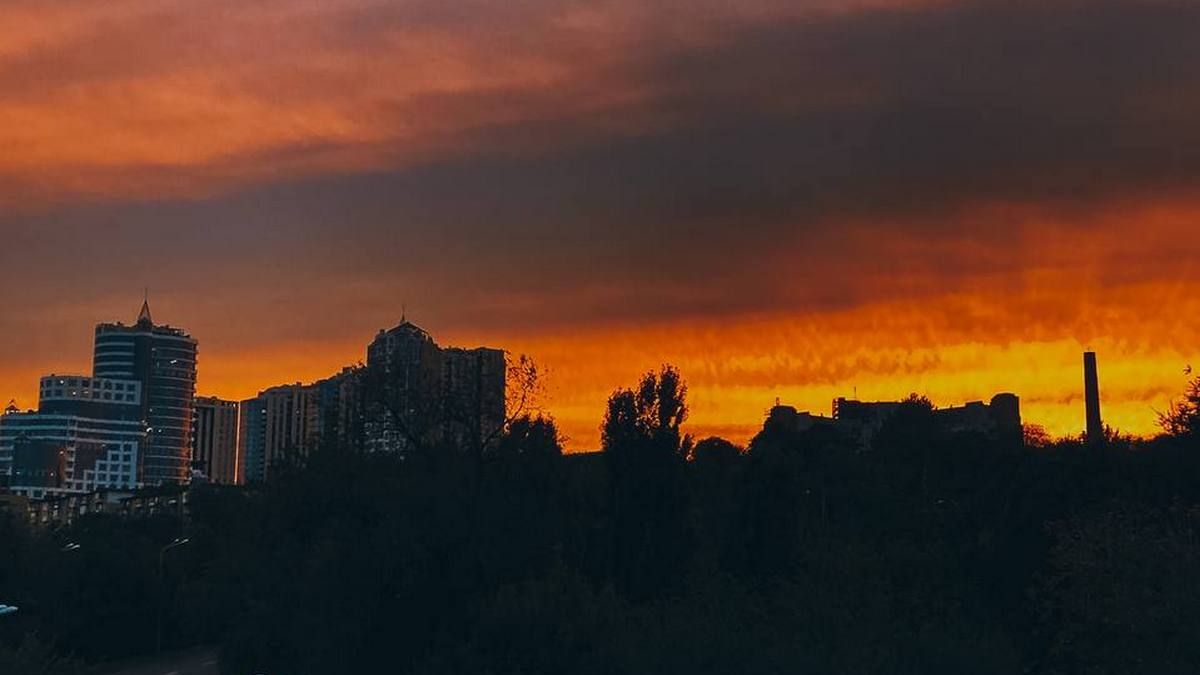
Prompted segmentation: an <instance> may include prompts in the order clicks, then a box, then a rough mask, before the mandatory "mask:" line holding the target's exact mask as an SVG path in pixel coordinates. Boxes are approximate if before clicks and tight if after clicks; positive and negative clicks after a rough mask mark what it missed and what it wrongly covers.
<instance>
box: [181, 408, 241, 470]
mask: <svg viewBox="0 0 1200 675" xmlns="http://www.w3.org/2000/svg"><path fill="white" fill-rule="evenodd" d="M195 418H196V421H195V426H194V432H193V440H192V452H193V459H192V468H193V469H195V470H198V471H200V472H202V473H203V474H204V475H205V476H207V477H208V479H209V480H211V481H212V482H214V483H220V484H222V485H237V484H238V483H240V482H241V481H240V475H239V472H238V403H237V401H225V400H222V399H219V398H217V397H215V396H198V397H196V402H195Z"/></svg>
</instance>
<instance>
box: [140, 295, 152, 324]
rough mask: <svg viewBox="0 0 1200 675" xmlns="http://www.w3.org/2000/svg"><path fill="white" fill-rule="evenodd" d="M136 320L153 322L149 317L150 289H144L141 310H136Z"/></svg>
mask: <svg viewBox="0 0 1200 675" xmlns="http://www.w3.org/2000/svg"><path fill="white" fill-rule="evenodd" d="M137 322H138V323H139V324H141V323H148V324H153V323H154V321H153V320H152V319H151V318H150V289H146V294H145V296H143V298H142V310H141V311H140V312H138V318H137Z"/></svg>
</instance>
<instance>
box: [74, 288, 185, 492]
mask: <svg viewBox="0 0 1200 675" xmlns="http://www.w3.org/2000/svg"><path fill="white" fill-rule="evenodd" d="M93 375H94V376H95V377H106V378H118V379H126V380H136V381H138V382H140V383H141V385H142V419H143V420H144V421H145V423H146V433H147V439H146V446H145V450H144V452H143V453H142V454H141V455H140V465H139V467H138V475H139V480H140V481H141V482H142V483H144V484H146V485H158V484H161V483H171V482H176V483H183V482H186V481H187V480H188V479H189V478H190V475H191V460H192V406H193V399H194V398H195V395H196V340H194V339H193V338H192V337H191V336H190V335H188V334H187V333H186V332H184V331H183V330H180V329H178V328H172V327H170V326H165V325H164V326H160V325H155V324H154V321H153V320H152V319H151V318H150V306H149V304H148V303H145V302H144V303H142V309H141V311H140V312H139V313H138V317H137V321H136V322H135V323H134V324H133V325H132V326H126V325H124V324H122V323H102V324H99V325H98V326H96V342H95V352H94V360H93Z"/></svg>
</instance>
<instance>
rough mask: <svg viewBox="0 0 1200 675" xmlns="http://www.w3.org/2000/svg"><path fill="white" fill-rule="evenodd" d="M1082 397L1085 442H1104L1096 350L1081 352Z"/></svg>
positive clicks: (1094, 443) (1095, 443)
mask: <svg viewBox="0 0 1200 675" xmlns="http://www.w3.org/2000/svg"><path fill="white" fill-rule="evenodd" d="M1083 397H1084V403H1085V404H1086V405H1087V442H1088V444H1090V445H1098V444H1100V443H1103V442H1104V422H1102V421H1101V420H1100V376H1099V375H1098V374H1097V373H1096V352H1084V353H1083Z"/></svg>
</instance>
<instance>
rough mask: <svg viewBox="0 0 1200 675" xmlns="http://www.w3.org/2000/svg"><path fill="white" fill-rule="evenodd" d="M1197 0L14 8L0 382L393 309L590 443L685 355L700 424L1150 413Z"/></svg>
mask: <svg viewBox="0 0 1200 675" xmlns="http://www.w3.org/2000/svg"><path fill="white" fill-rule="evenodd" d="M1198 188H1200V3H1197V2H1195V1H1194V0H1094V1H1090V2H1082V1H1073V0H1064V1H1053V2H1047V1H1046V0H1042V1H1040V2H1026V1H1024V0H995V1H991V0H982V1H973V0H940V1H939V0H924V1H923V0H876V1H871V0H851V1H840V2H839V1H833V0H792V1H790V2H776V1H774V0H738V1H737V2H731V1H730V0H663V1H661V2H649V1H647V0H581V1H576V0H557V1H554V2H551V1H548V0H492V1H483V0H414V1H403V0H389V1H383V0H320V1H318V0H266V1H260V2H252V3H248V2H245V1H244V0H239V1H236V2H235V1H233V0H204V1H197V0H105V1H99V0H53V1H51V0H4V1H3V2H0V235H2V239H0V283H2V288H3V292H4V309H3V311H2V312H0V397H3V399H4V400H5V401H7V399H9V398H15V399H16V400H17V402H18V403H19V404H20V405H22V406H23V407H32V406H34V405H35V404H36V398H35V397H36V385H37V377H38V376H39V375H41V374H44V373H49V372H59V373H63V372H87V371H88V370H89V369H90V365H91V364H90V361H91V339H92V327H93V325H94V324H95V323H97V322H100V321H111V320H123V321H126V322H131V321H132V320H133V319H134V317H135V316H136V314H137V310H138V307H139V306H140V304H141V300H142V292H143V288H144V287H149V289H150V302H151V307H152V309H153V310H154V317H155V319H156V320H157V321H159V322H166V323H170V324H172V325H177V326H181V327H184V328H186V329H187V330H188V331H189V332H191V333H192V335H194V336H195V337H196V338H197V339H198V340H199V343H200V365H199V379H200V381H199V388H200V391H201V393H203V394H212V395H219V396H222V397H226V398H245V397H248V396H252V395H254V394H255V393H256V392H257V391H259V390H260V389H263V388H265V387H267V386H270V385H274V384H280V383H284V382H294V381H309V380H313V379H316V378H319V377H322V376H325V375H328V374H331V373H333V372H335V371H336V370H338V369H339V368H340V367H341V366H342V365H346V364H350V363H353V362H355V361H359V360H361V359H363V358H364V356H365V347H366V344H367V342H368V341H369V340H370V339H371V337H372V336H373V335H374V333H375V332H376V331H377V330H378V329H380V328H383V327H391V326H392V325H395V324H396V323H397V322H398V321H399V319H400V316H401V311H402V309H401V308H402V307H403V306H406V307H407V315H408V318H409V319H411V320H413V321H414V322H415V323H417V324H419V325H420V326H422V327H423V328H425V329H426V330H428V331H429V332H430V333H432V334H433V335H434V337H435V338H436V339H438V341H439V342H440V343H442V344H450V345H458V346H477V345H489V346H496V347H504V348H506V349H509V350H511V351H513V352H521V353H527V354H529V355H531V356H532V357H534V359H535V360H537V361H538V362H539V363H540V364H541V365H542V366H543V368H544V369H545V370H546V371H547V380H546V384H547V393H546V396H545V398H544V401H543V404H544V407H545V409H546V411H547V412H549V413H550V414H552V415H553V416H554V417H555V418H556V419H557V420H558V421H559V423H560V425H561V427H562V428H563V430H564V431H565V433H566V435H567V436H568V437H569V439H570V442H569V446H570V447H571V448H572V449H575V450H583V449H590V448H595V447H597V445H598V443H599V440H598V437H599V432H598V426H599V424H600V420H601V416H602V414H603V408H604V401H605V399H606V398H607V396H608V394H609V393H610V392H611V391H612V390H613V389H614V388H616V387H620V386H628V385H631V384H633V382H634V381H635V380H636V378H637V376H638V374H639V373H641V372H643V371H645V370H647V369H650V368H653V367H656V366H657V365H659V364H661V363H664V362H670V363H673V364H675V365H677V366H678V367H679V368H680V369H681V370H682V372H683V375H684V376H685V378H686V379H687V380H688V383H689V385H690V388H691V402H692V418H691V423H690V430H691V431H692V433H695V434H697V435H708V434H712V433H716V434H720V435H725V436H728V437H730V438H732V439H734V440H736V441H739V442H744V441H746V440H747V439H748V438H749V436H750V435H752V434H753V432H754V431H755V430H756V429H757V428H758V427H760V426H761V423H762V419H763V415H764V413H765V411H766V410H767V409H768V408H769V407H770V406H771V405H772V404H773V403H774V401H775V399H776V398H777V397H778V398H779V399H781V400H782V401H783V402H785V403H788V404H792V405H795V406H797V407H798V408H800V409H808V410H812V411H814V412H821V413H825V414H828V412H829V407H830V402H831V401H832V399H833V398H835V397H837V396H848V397H849V396H852V395H853V394H854V393H855V392H857V395H858V397H859V398H862V399H868V400H875V399H889V398H896V397H899V396H902V395H905V394H907V393H909V392H917V393H921V394H925V395H928V396H929V397H930V398H932V399H933V401H934V402H935V403H936V404H938V405H941V406H947V405H958V404H961V403H963V402H964V401H968V400H977V399H985V400H986V399H988V398H990V397H991V396H992V394H994V393H996V392H999V391H1012V392H1014V393H1016V394H1018V395H1019V396H1020V397H1021V399H1022V412H1023V416H1024V418H1025V420H1026V421H1027V422H1032V423H1038V424H1043V425H1044V426H1045V427H1046V428H1047V429H1048V430H1049V431H1050V432H1052V433H1054V434H1077V433H1079V432H1080V431H1082V428H1083V423H1084V419H1083V418H1084V416H1083V403H1082V393H1083V392H1082V379H1083V378H1082V372H1081V356H1080V354H1081V352H1082V351H1084V349H1093V350H1095V351H1097V352H1098V354H1099V364H1100V378H1101V391H1102V396H1103V411H1104V415H1105V421H1106V422H1108V423H1109V424H1111V425H1113V426H1114V427H1118V428H1119V429H1121V430H1122V431H1128V432H1133V433H1137V434H1149V433H1153V432H1154V431H1155V430H1156V415H1155V411H1156V410H1162V409H1164V408H1165V407H1166V406H1167V405H1168V403H1169V401H1170V400H1171V398H1172V397H1174V396H1178V395H1179V394H1180V393H1181V392H1182V391H1183V388H1184V384H1185V382H1186V376H1185V375H1184V369H1185V367H1186V366H1188V364H1191V363H1195V364H1196V365H1197V366H1198V367H1200V339H1198V336H1200V189H1198Z"/></svg>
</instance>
